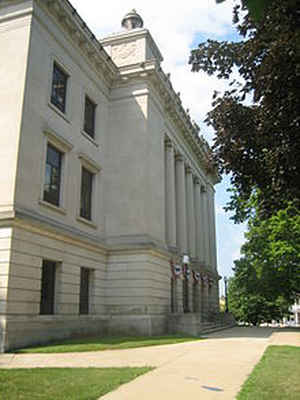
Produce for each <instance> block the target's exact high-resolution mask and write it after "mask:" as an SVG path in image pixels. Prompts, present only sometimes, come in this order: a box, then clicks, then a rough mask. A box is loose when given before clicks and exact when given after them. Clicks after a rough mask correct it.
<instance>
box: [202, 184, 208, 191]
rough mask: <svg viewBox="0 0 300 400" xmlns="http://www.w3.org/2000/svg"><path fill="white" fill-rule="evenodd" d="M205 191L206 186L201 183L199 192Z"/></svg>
mask: <svg viewBox="0 0 300 400" xmlns="http://www.w3.org/2000/svg"><path fill="white" fill-rule="evenodd" d="M206 192H207V187H206V186H205V185H203V184H202V185H201V193H206Z"/></svg>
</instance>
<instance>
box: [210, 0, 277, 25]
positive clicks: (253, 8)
mask: <svg viewBox="0 0 300 400" xmlns="http://www.w3.org/2000/svg"><path fill="white" fill-rule="evenodd" d="M224 1H225V0H216V3H224ZM272 1H274V0H242V3H243V5H244V6H245V7H247V8H248V10H249V13H250V15H251V17H252V18H253V19H254V20H255V21H259V20H260V19H261V18H262V16H263V13H264V10H265V8H266V7H267V5H268V3H269V4H270V3H271V2H272Z"/></svg>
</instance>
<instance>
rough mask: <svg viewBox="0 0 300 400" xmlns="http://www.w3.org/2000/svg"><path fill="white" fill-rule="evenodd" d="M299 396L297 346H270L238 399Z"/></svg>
mask: <svg viewBox="0 0 300 400" xmlns="http://www.w3.org/2000/svg"><path fill="white" fill-rule="evenodd" d="M258 399H259V400H283V399H284V400H298V399H300V347H294V346H269V347H268V348H267V350H266V351H265V353H264V355H263V357H262V358H261V360H260V362H259V363H258V364H257V365H256V366H255V368H254V370H253V371H252V373H251V375H250V377H249V378H248V379H247V380H246V382H245V383H244V385H243V387H242V389H241V391H240V393H239V394H238V396H237V400H258Z"/></svg>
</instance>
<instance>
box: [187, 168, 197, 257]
mask: <svg viewBox="0 0 300 400" xmlns="http://www.w3.org/2000/svg"><path fill="white" fill-rule="evenodd" d="M186 195H187V196H186V197H187V202H186V207H187V236H188V250H189V254H190V256H191V257H192V258H195V257H196V228H195V205H194V182H193V175H192V170H191V168H190V167H187V168H186Z"/></svg>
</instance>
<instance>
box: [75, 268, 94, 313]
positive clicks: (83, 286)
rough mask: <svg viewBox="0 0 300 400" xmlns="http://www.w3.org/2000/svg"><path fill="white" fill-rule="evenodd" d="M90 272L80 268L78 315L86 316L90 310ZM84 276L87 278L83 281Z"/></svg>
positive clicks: (88, 269)
mask: <svg viewBox="0 0 300 400" xmlns="http://www.w3.org/2000/svg"><path fill="white" fill-rule="evenodd" d="M92 272H93V271H92V270H91V269H90V268H86V267H80V285H79V310H78V312H79V315H88V314H90V310H91V289H92ZM84 276H85V277H86V278H87V280H86V281H84Z"/></svg>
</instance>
